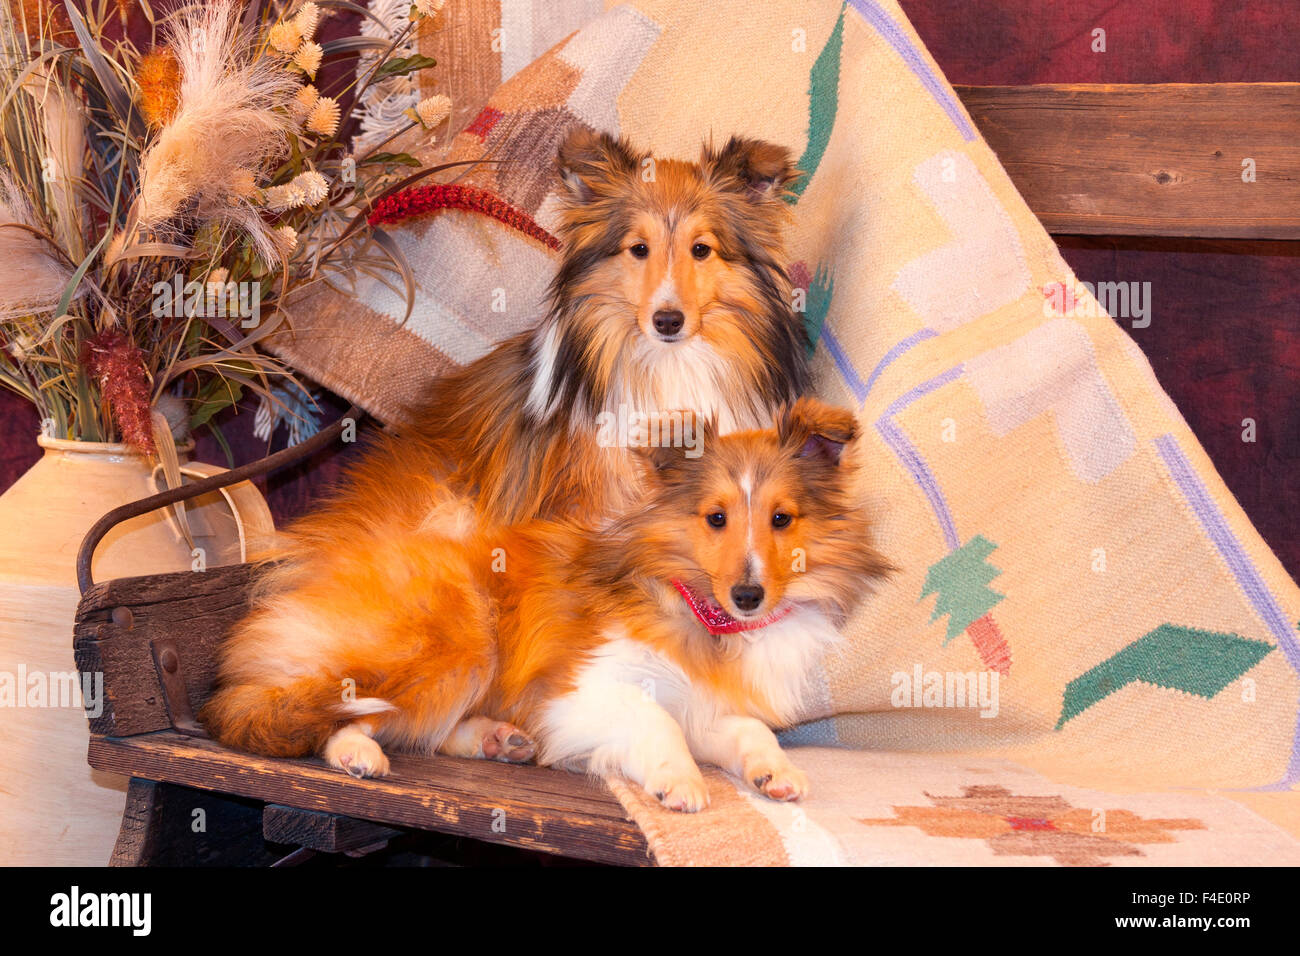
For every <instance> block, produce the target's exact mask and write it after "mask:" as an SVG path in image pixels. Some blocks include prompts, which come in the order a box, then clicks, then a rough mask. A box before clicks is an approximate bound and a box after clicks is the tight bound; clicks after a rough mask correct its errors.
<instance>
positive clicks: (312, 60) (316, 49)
mask: <svg viewBox="0 0 1300 956" xmlns="http://www.w3.org/2000/svg"><path fill="white" fill-rule="evenodd" d="M324 56H325V51H324V50H323V49H321V45H320V44H319V43H315V42H313V41H308V42H306V43H304V44H303V45H302V46H300V47H298V52H297V53H295V54H294V56H293V65H294V66H296V67H297V68H298V69H300V70H302V71H303V72H304V73H306V74H307V75H308V76H309V77H311V78H312V79H313V80H314V79H316V71H317V70H319V69H320V61H321V58H322V57H324Z"/></svg>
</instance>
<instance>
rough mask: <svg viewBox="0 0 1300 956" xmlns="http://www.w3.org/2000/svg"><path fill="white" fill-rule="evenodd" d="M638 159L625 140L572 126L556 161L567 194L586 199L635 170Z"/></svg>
mask: <svg viewBox="0 0 1300 956" xmlns="http://www.w3.org/2000/svg"><path fill="white" fill-rule="evenodd" d="M640 162H641V157H639V156H638V155H637V154H636V153H635V152H634V151H633V150H632V148H631V147H630V146H629V145H628V144H627V141H626V140H623V139H620V138H615V137H613V136H610V135H609V134H608V133H597V132H596V131H594V130H592V129H589V128H587V127H586V126H575V127H574V128H573V130H572V131H571V132H570V133H569V136H568V138H567V139H566V140H565V141H564V143H563V144H561V146H560V152H559V154H558V156H557V157H556V165H557V167H558V170H559V173H560V181H561V182H562V183H563V184H564V187H565V189H566V190H567V191H568V193H569V196H570V197H571V198H573V199H575V200H577V201H578V202H590V201H591V200H592V199H593V198H595V197H596V196H597V195H599V194H601V193H602V192H605V191H607V190H608V188H609V186H610V185H611V184H613V183H615V182H617V181H618V180H620V179H626V178H627V177H628V176H632V175H635V174H636V171H637V167H638V166H639V164H640Z"/></svg>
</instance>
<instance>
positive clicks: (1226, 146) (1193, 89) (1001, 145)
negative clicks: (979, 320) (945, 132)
mask: <svg viewBox="0 0 1300 956" xmlns="http://www.w3.org/2000/svg"><path fill="white" fill-rule="evenodd" d="M957 94H958V95H959V96H960V97H961V100H962V102H963V103H964V104H965V106H966V109H967V111H968V112H969V113H970V114H971V118H972V120H974V122H975V125H976V126H977V127H978V128H979V130H980V132H981V133H983V134H984V137H985V139H987V140H988V142H989V145H990V146H992V148H993V151H994V152H995V153H997V155H998V158H999V159H1000V160H1001V161H1002V164H1003V165H1004V166H1005V167H1006V170H1007V173H1008V174H1009V175H1010V177H1011V179H1012V181H1013V182H1014V183H1015V184H1016V187H1017V189H1019V190H1020V193H1021V194H1022V195H1023V196H1024V197H1025V199H1026V200H1027V201H1028V203H1029V207H1030V208H1031V209H1032V210H1033V211H1034V213H1035V215H1037V216H1038V218H1039V219H1040V220H1042V222H1043V225H1045V226H1046V227H1047V229H1048V231H1049V232H1053V233H1059V234H1091V235H1134V236H1148V235H1150V236H1203V237H1215V238H1247V239H1300V83H1207V84H1181V83H1180V84H1158V85H1041V86H959V87H957ZM1246 159H1251V160H1253V161H1254V168H1255V180H1256V181H1255V182H1243V181H1242V162H1243V160H1246Z"/></svg>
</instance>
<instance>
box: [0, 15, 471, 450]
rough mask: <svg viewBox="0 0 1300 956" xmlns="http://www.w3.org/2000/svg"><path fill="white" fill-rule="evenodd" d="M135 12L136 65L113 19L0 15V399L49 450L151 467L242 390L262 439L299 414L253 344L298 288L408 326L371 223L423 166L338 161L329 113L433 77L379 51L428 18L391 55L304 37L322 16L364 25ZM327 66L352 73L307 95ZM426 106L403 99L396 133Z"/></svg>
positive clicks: (342, 135) (288, 374) (345, 137)
mask: <svg viewBox="0 0 1300 956" xmlns="http://www.w3.org/2000/svg"><path fill="white" fill-rule="evenodd" d="M138 2H139V3H140V4H141V7H142V8H143V9H144V11H145V13H146V15H147V16H148V19H149V23H150V24H151V25H153V27H152V30H151V32H152V33H153V37H152V42H151V44H150V46H149V49H147V50H144V51H143V52H141V51H140V50H139V49H137V48H136V46H135V45H134V44H133V43H132V42H131V40H130V39H129V38H119V39H116V40H109V39H106V37H107V35H108V34H110V33H111V32H112V31H111V30H108V29H106V27H107V26H108V21H109V18H110V17H111V16H112V15H113V14H112V10H118V12H119V13H120V8H121V7H122V5H121V4H119V3H116V2H109V0H90V2H88V3H86V4H84V5H82V7H83V10H84V12H81V11H79V10H78V9H77V7H76V6H74V5H73V4H71V3H68V4H66V5H65V4H60V3H57V2H52V0H8V2H7V3H6V4H4V5H3V6H0V18H2V20H3V22H0V69H2V70H3V77H4V100H3V104H0V120H2V121H3V137H2V139H0V384H4V385H6V386H8V387H9V388H11V389H14V390H15V391H17V392H19V393H20V394H22V395H24V396H26V397H27V398H29V399H30V400H31V401H32V402H34V403H35V404H36V406H37V408H38V409H39V411H40V414H41V416H42V418H43V419H44V420H45V422H46V425H45V429H46V431H47V433H48V434H50V435H52V436H53V437H58V438H73V439H80V440H86V441H117V440H120V441H124V442H127V443H128V444H130V445H133V446H135V447H136V448H138V449H140V450H142V451H144V452H146V453H159V454H163V456H164V457H171V456H170V455H168V454H166V453H167V452H168V450H169V449H170V448H172V447H173V446H174V442H175V440H176V439H177V438H180V437H183V436H184V435H186V434H188V433H189V432H190V431H191V430H192V429H195V428H198V427H200V426H205V425H206V426H207V427H210V428H212V429H213V430H214V434H215V435H216V437H217V439H218V440H219V441H221V442H222V444H224V440H223V439H222V438H221V435H220V432H219V430H217V429H216V425H215V423H214V422H213V421H212V417H213V415H215V414H216V413H217V412H219V411H221V410H222V409H224V408H226V407H227V406H229V405H231V404H233V403H235V402H237V401H239V400H240V399H241V397H242V396H243V395H245V394H252V395H256V396H257V397H258V398H259V400H260V406H259V409H258V416H257V418H258V422H259V427H260V428H262V430H266V423H267V422H268V421H275V420H277V419H279V418H281V417H295V418H296V417H301V416H302V415H303V410H304V408H307V407H309V406H310V401H309V399H308V394H307V391H306V387H305V385H304V384H303V383H302V382H301V381H299V380H298V378H297V377H295V376H294V375H293V373H292V371H291V370H290V369H288V368H286V367H285V366H284V365H283V364H282V363H281V362H280V361H279V360H277V359H276V358H274V357H273V356H271V355H270V354H269V353H267V352H266V351H264V350H263V348H262V347H261V346H262V344H264V340H265V339H266V338H267V337H268V336H269V335H271V334H272V333H274V332H276V331H277V329H280V328H281V327H282V326H283V324H284V323H285V322H286V321H288V320H289V318H290V311H291V306H292V302H293V297H294V294H295V293H296V292H301V291H302V290H303V289H304V288H305V287H306V286H307V285H308V284H309V283H314V282H321V281H324V282H330V281H332V280H333V279H335V278H339V277H341V276H348V277H355V276H356V275H357V274H358V273H359V272H360V273H365V274H369V275H374V276H377V277H380V278H381V279H382V280H383V281H385V282H388V283H389V284H390V285H392V287H393V288H394V289H395V290H397V291H398V292H399V294H400V292H401V291H402V290H403V288H404V289H405V292H406V296H407V303H408V310H409V307H410V303H411V301H412V296H413V288H414V283H413V281H412V276H411V272H410V268H409V266H408V265H407V263H406V262H405V260H404V258H403V256H402V253H401V251H400V250H399V248H398V247H397V245H396V244H395V243H394V242H393V241H392V240H391V239H390V238H389V237H388V236H387V235H386V234H385V233H384V231H383V230H382V228H379V227H377V225H376V224H375V223H374V222H372V221H371V220H372V218H373V217H372V215H371V213H372V212H373V210H374V209H375V208H376V205H377V204H378V203H380V202H382V201H383V200H384V199H385V198H386V197H388V196H390V195H393V194H394V193H396V192H397V191H399V190H401V189H404V188H407V187H409V186H410V185H411V184H412V183H413V182H415V181H417V180H419V179H421V178H423V177H424V176H427V175H429V174H431V173H434V172H437V171H439V170H440V169H443V168H446V167H431V168H425V169H420V170H419V171H418V172H415V173H412V172H411V169H410V168H409V167H412V166H416V167H418V166H419V164H418V163H417V162H416V161H415V160H414V159H412V157H410V156H409V155H407V154H403V153H391V152H381V151H380V150H381V149H382V147H383V146H384V145H385V144H386V143H387V141H388V140H384V141H383V142H378V143H374V144H373V145H367V146H366V147H365V148H364V151H361V152H359V153H354V152H353V151H352V150H350V149H349V146H348V144H349V143H350V142H355V140H354V139H353V138H352V137H354V136H355V135H356V134H357V133H358V132H359V130H358V126H359V118H358V116H357V115H356V113H357V110H354V109H353V106H352V104H355V103H359V102H361V101H362V99H363V97H364V94H365V92H366V89H367V87H368V86H370V85H371V84H373V83H376V82H382V81H383V80H384V79H385V78H390V77H401V76H406V75H409V74H410V73H412V72H413V71H415V70H418V69H423V68H426V67H429V66H432V65H433V63H432V61H431V60H429V59H428V58H426V57H421V56H405V57H403V56H395V55H394V51H395V50H399V49H400V48H401V44H402V43H403V42H404V41H405V39H406V38H407V37H408V36H409V35H410V32H411V30H413V29H414V26H415V24H416V23H417V22H418V20H419V19H420V18H422V17H425V16H430V15H433V14H434V13H436V12H437V11H438V9H439V8H441V6H442V0H417V2H416V3H415V4H414V5H413V6H412V7H411V8H410V21H411V23H410V24H409V25H408V26H407V27H406V28H405V29H404V30H403V31H402V32H401V33H400V34H399V35H398V36H396V37H387V36H385V37H376V36H374V35H372V34H373V31H370V33H369V34H368V33H367V32H366V31H359V32H358V33H357V35H354V36H344V37H341V38H337V39H333V40H330V41H327V42H319V41H318V39H317V36H318V30H319V27H320V24H321V22H322V19H323V18H324V17H326V16H328V15H330V14H331V13H333V12H336V10H337V9H345V10H348V11H351V12H352V13H357V12H360V13H361V14H365V10H364V9H363V8H361V7H358V6H357V5H355V4H352V3H349V2H346V0H317V2H294V3H285V4H279V3H270V4H268V5H265V6H264V5H263V4H262V3H259V2H252V3H249V4H247V5H242V4H236V3H235V2H234V0H215V2H206V3H195V4H192V5H190V6H186V7H182V8H180V9H178V10H175V11H174V12H173V13H171V14H170V15H169V16H167V17H165V18H160V21H159V20H156V18H155V16H154V12H153V10H152V9H151V7H150V6H149V2H148V0H138ZM110 8H112V9H110ZM331 8H335V9H334V10H332V9H331ZM331 57H352V58H354V59H356V58H360V60H361V62H362V64H363V68H362V69H358V70H351V71H343V72H342V73H341V75H340V78H339V80H338V82H336V83H335V84H333V85H332V86H328V85H327V88H324V89H322V88H318V87H317V85H316V83H317V77H318V73H319V71H320V69H321V65H322V63H323V62H325V61H326V60H328V59H330V58H331ZM365 67H368V68H365ZM449 106H450V104H449V102H447V101H446V98H445V97H432V98H430V99H428V100H426V101H424V102H421V103H419V104H417V106H416V107H415V108H414V109H412V110H411V111H410V115H409V120H410V125H409V126H408V127H407V128H408V129H409V128H411V127H414V126H415V125H417V124H418V125H420V126H423V127H425V128H426V129H427V128H432V127H434V126H436V125H437V124H438V123H440V122H441V121H442V120H443V119H444V118H445V117H446V115H447V113H448V110H449ZM388 139H392V137H389V138H388ZM160 444H161V445H163V446H165V447H163V448H161V449H160V448H159V445H160Z"/></svg>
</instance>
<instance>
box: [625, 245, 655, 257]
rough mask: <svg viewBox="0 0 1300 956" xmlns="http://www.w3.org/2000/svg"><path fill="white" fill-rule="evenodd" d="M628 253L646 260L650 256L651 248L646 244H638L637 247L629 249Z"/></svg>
mask: <svg viewBox="0 0 1300 956" xmlns="http://www.w3.org/2000/svg"><path fill="white" fill-rule="evenodd" d="M628 252H630V253H632V255H633V256H635V257H636V258H638V259H644V258H645V257H646V256H648V255H650V247H649V246H647V245H646V244H645V243H644V242H638V243H637V244H636V245H634V246H632V247H631V248H630V249H628Z"/></svg>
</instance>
